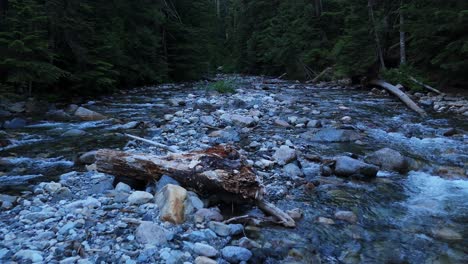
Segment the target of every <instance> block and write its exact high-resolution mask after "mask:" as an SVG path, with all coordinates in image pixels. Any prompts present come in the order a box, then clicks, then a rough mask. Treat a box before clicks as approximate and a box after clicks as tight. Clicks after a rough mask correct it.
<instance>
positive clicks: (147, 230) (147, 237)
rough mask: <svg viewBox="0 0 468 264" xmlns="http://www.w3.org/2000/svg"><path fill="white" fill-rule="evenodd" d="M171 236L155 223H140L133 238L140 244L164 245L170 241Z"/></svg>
mask: <svg viewBox="0 0 468 264" xmlns="http://www.w3.org/2000/svg"><path fill="white" fill-rule="evenodd" d="M172 236H173V234H172V233H171V232H170V231H168V230H166V229H165V228H163V227H161V226H159V225H158V224H156V223H153V222H148V221H142V222H141V224H140V225H139V226H138V228H137V230H136V232H135V237H136V239H137V241H138V242H140V243H142V244H152V245H164V244H166V243H167V241H169V240H171V239H172Z"/></svg>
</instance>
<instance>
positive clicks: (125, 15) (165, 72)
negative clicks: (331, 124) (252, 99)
mask: <svg viewBox="0 0 468 264" xmlns="http://www.w3.org/2000/svg"><path fill="white" fill-rule="evenodd" d="M0 18H1V20H0V91H4V90H16V91H20V92H23V93H31V92H41V91H47V92H49V93H50V92H51V91H52V92H59V91H61V92H65V93H68V94H74V93H97V92H105V91H109V90H112V89H115V88H120V87H132V86H137V85H144V84H154V83H160V82H164V81H173V80H175V81H178V80H193V79H197V78H200V77H201V76H202V75H204V74H207V73H210V72H213V71H214V70H215V69H216V68H217V66H220V65H223V66H224V70H225V71H229V72H245V73H255V74H268V75H280V74H283V73H287V74H288V75H287V76H289V77H290V78H300V79H312V78H314V77H315V76H317V74H319V73H320V72H321V71H322V70H324V69H326V68H328V67H331V68H332V71H330V74H329V75H328V78H341V77H352V78H353V79H354V80H362V79H363V78H364V79H365V78H372V77H376V76H384V77H385V78H387V79H390V80H392V79H394V80H395V81H398V82H401V83H405V81H407V78H408V77H407V76H416V77H417V78H418V79H420V80H423V81H428V82H432V83H434V84H438V85H440V86H458V85H464V84H465V83H466V82H467V81H468V74H466V69H467V67H468V60H467V58H468V34H467V33H468V32H467V27H466V25H468V2H467V1H466V0H446V1H430V0H397V1H393V0H392V1H390V0H368V1H364V0H346V1H345V0H295V1H281V0H197V1H191V0H138V1H128V0H108V1H103V0H81V1H76V0H1V1H0Z"/></svg>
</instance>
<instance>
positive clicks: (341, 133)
mask: <svg viewBox="0 0 468 264" xmlns="http://www.w3.org/2000/svg"><path fill="white" fill-rule="evenodd" d="M301 136H302V137H303V138H305V139H308V140H311V141H316V142H351V141H355V140H358V139H361V138H362V136H361V134H359V133H358V132H357V131H354V130H348V129H336V128H324V129H320V130H318V131H308V132H305V133H303V134H302V135H301Z"/></svg>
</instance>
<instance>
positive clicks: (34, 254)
mask: <svg viewBox="0 0 468 264" xmlns="http://www.w3.org/2000/svg"><path fill="white" fill-rule="evenodd" d="M14 257H15V258H16V259H20V260H26V261H27V260H29V261H31V262H32V263H37V262H42V261H43V260H44V258H43V257H42V254H41V252H40V251H37V250H30V249H23V250H20V251H18V252H16V254H15V256H14Z"/></svg>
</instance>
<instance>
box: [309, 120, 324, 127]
mask: <svg viewBox="0 0 468 264" xmlns="http://www.w3.org/2000/svg"><path fill="white" fill-rule="evenodd" d="M307 127H308V128H320V127H322V122H321V121H320V120H315V119H314V120H309V122H307Z"/></svg>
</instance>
